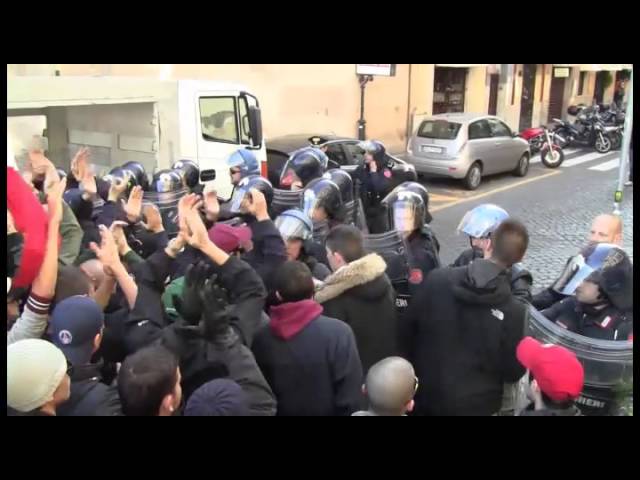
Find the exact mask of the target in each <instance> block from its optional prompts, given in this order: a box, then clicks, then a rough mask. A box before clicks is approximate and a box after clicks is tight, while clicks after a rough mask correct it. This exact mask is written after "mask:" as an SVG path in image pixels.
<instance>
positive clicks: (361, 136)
mask: <svg viewBox="0 0 640 480" xmlns="http://www.w3.org/2000/svg"><path fill="white" fill-rule="evenodd" d="M358 78H359V81H360V119H359V120H358V140H366V138H367V137H366V134H365V124H366V123H367V121H366V120H365V119H364V88H365V86H366V85H367V83H368V82H373V75H359V77H358Z"/></svg>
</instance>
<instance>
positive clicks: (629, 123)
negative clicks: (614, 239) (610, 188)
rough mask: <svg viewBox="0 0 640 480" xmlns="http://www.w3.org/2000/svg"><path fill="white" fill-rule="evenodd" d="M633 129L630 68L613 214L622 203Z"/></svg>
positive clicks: (617, 211)
mask: <svg viewBox="0 0 640 480" xmlns="http://www.w3.org/2000/svg"><path fill="white" fill-rule="evenodd" d="M632 129H633V70H631V76H630V78H629V95H628V96H627V112H626V114H625V119H624V134H623V136H622V147H621V148H622V150H621V152H620V169H619V170H618V188H617V190H616V193H615V195H614V202H615V203H614V210H613V214H614V215H620V214H621V213H622V212H621V211H620V205H621V204H622V192H623V189H624V183H625V182H626V181H627V178H628V177H629V174H628V173H627V172H628V171H629V170H628V168H629V161H630V160H631V161H633V159H630V158H629V153H630V149H631V135H632Z"/></svg>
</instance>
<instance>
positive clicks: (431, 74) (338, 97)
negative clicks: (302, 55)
mask: <svg viewBox="0 0 640 480" xmlns="http://www.w3.org/2000/svg"><path fill="white" fill-rule="evenodd" d="M622 68H630V65H580V64H563V65H552V64H544V65H542V64H397V65H396V69H395V75H394V76H393V77H382V76H376V77H374V80H373V81H372V82H369V83H367V85H366V88H365V105H364V118H365V120H366V122H367V123H366V133H367V137H368V138H376V139H379V140H381V141H382V142H384V143H385V144H386V145H387V147H388V148H389V150H391V151H393V152H401V151H403V150H404V149H405V147H406V144H407V140H408V137H409V136H410V135H411V133H412V132H413V130H414V129H415V128H417V127H418V125H419V122H420V120H421V119H422V118H424V117H426V116H428V115H432V114H435V113H444V112H475V113H490V114H495V115H497V116H499V117H501V118H503V119H504V120H505V121H506V123H507V124H508V125H509V126H510V127H511V128H512V129H513V130H514V131H520V130H522V129H523V128H527V127H529V126H538V125H540V124H543V123H547V122H548V121H550V120H551V118H554V117H557V116H559V117H562V118H564V117H566V116H567V114H566V110H567V107H568V106H569V105H571V104H576V103H586V104H591V103H592V101H593V100H594V98H596V99H598V100H599V101H601V102H604V103H610V102H611V101H612V99H613V95H614V89H615V88H616V84H617V83H616V81H615V80H614V81H610V80H611V78H610V76H611V75H612V76H613V77H614V78H615V77H616V72H619V71H620V70H622ZM7 74H8V75H105V76H142V77H154V78H163V79H197V80H220V81H231V82H237V83H241V84H244V85H245V86H246V87H247V88H249V89H250V90H251V91H252V92H253V93H255V94H256V95H257V97H258V98H259V99H260V102H261V109H262V112H263V128H264V133H265V138H266V139H267V142H268V139H269V137H274V136H279V135H285V134H290V133H310V134H316V133H335V134H338V135H345V136H354V137H355V136H357V132H358V125H357V121H358V119H359V116H360V85H359V81H358V77H357V75H356V68H355V65H354V64H170V65H167V64H61V65H53V64H9V65H8V66H7Z"/></svg>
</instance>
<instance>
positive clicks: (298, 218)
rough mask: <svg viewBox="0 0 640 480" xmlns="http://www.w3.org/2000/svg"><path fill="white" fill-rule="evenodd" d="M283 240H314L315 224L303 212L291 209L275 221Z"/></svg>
mask: <svg viewBox="0 0 640 480" xmlns="http://www.w3.org/2000/svg"><path fill="white" fill-rule="evenodd" d="M275 224H276V227H278V230H279V231H280V234H281V235H282V238H283V239H284V240H285V241H286V240H290V239H300V240H303V241H306V240H309V239H311V238H313V223H312V222H311V219H310V218H309V217H308V216H307V215H305V214H304V213H303V212H302V211H301V210H297V209H291V210H286V211H284V212H282V213H281V214H280V215H279V216H278V218H276V221H275Z"/></svg>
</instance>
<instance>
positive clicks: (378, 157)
mask: <svg viewBox="0 0 640 480" xmlns="http://www.w3.org/2000/svg"><path fill="white" fill-rule="evenodd" d="M358 147H360V148H361V149H362V150H364V151H365V153H369V154H371V155H372V156H373V159H374V160H375V161H376V163H377V164H379V165H385V164H386V156H387V155H386V154H387V149H386V148H385V146H384V144H383V143H382V142H379V141H378V140H364V141H362V142H360V143H358Z"/></svg>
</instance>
